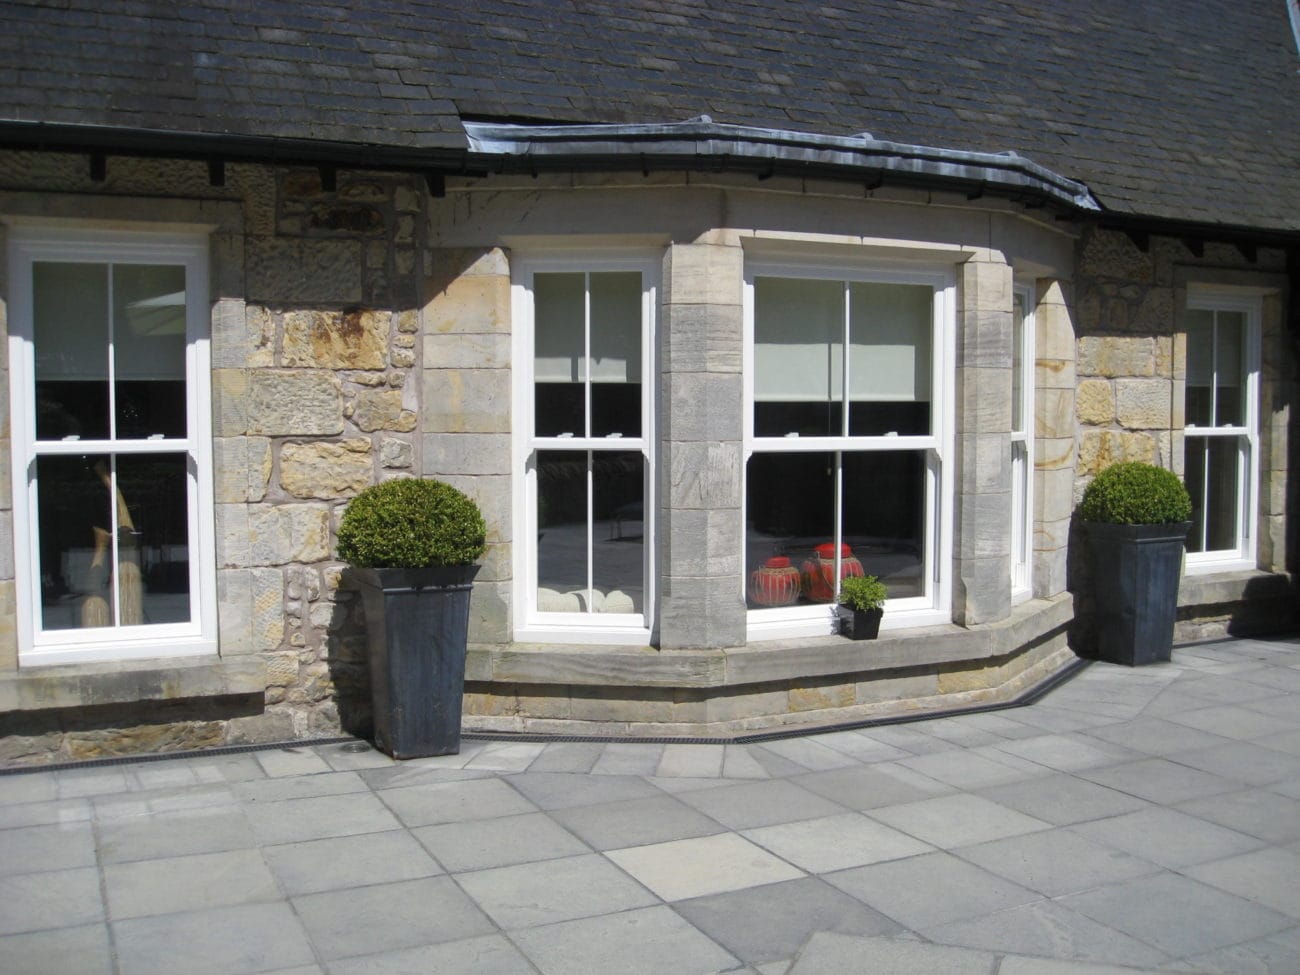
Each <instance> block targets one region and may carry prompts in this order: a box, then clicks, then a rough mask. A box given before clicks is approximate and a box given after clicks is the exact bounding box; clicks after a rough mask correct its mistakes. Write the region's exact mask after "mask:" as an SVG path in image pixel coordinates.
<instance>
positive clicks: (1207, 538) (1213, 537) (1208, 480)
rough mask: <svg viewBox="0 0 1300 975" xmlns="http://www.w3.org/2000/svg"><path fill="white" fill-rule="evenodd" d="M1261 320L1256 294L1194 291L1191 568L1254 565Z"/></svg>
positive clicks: (1187, 454)
mask: <svg viewBox="0 0 1300 975" xmlns="http://www.w3.org/2000/svg"><path fill="white" fill-rule="evenodd" d="M1259 320H1260V302H1259V299H1258V298H1257V297H1254V296H1250V295H1240V294H1235V293H1230V292H1214V291H1209V290H1200V289H1193V290H1192V292H1191V297H1190V299H1189V302H1188V309H1187V385H1186V399H1185V406H1184V410H1185V428H1184V438H1183V451H1184V453H1183V470H1184V480H1185V482H1186V484H1187V490H1188V493H1189V494H1191V496H1192V529H1191V531H1190V532H1189V533H1188V537H1187V553H1188V554H1187V567H1188V570H1189V571H1197V570H1200V571H1206V570H1209V569H1223V568H1234V567H1252V568H1253V566H1254V558H1255V543H1254V538H1255V508H1256V504H1255V498H1256V496H1257V492H1258V473H1257V470H1258V442H1259V416H1258V409H1257V407H1256V403H1257V402H1258V384H1259Z"/></svg>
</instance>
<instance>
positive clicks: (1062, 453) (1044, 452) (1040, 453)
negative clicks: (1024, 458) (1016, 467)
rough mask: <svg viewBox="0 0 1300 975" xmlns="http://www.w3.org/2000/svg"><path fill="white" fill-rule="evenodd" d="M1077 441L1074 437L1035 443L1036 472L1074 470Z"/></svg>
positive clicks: (1048, 439) (1044, 438)
mask: <svg viewBox="0 0 1300 975" xmlns="http://www.w3.org/2000/svg"><path fill="white" fill-rule="evenodd" d="M1074 449H1075V440H1074V438H1073V437H1059V438H1046V437H1040V438H1038V439H1036V440H1035V441H1034V470H1036V471H1051V470H1059V469H1061V468H1069V469H1070V470H1073V469H1074Z"/></svg>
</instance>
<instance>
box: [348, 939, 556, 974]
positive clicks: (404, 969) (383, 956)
mask: <svg viewBox="0 0 1300 975" xmlns="http://www.w3.org/2000/svg"><path fill="white" fill-rule="evenodd" d="M430 972H446V973H448V975H454V973H460V972H465V973H473V975H536V973H537V969H535V968H534V967H533V966H532V964H531V963H529V961H528V959H526V958H525V957H524V956H523V955H521V954H520V953H519V949H517V948H516V947H515V946H514V945H512V944H511V943H510V942H509V941H508V940H507V939H506V938H505V937H504V936H502V935H499V934H491V935H484V936H482V937H478V938H466V939H465V940H463V941H450V942H444V943H443V944H437V945H421V946H419V947H417V948H403V949H400V950H398V951H384V952H380V953H378V954H374V955H365V956H362V957H360V958H344V959H342V960H340V961H335V962H331V964H330V975H413V973H414V975H425V973H430Z"/></svg>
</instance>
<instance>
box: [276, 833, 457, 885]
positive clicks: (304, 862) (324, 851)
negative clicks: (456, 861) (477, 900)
mask: <svg viewBox="0 0 1300 975" xmlns="http://www.w3.org/2000/svg"><path fill="white" fill-rule="evenodd" d="M262 855H263V857H264V858H265V859H266V862H267V864H268V865H269V866H270V868H271V872H272V873H273V874H274V875H275V878H276V879H277V880H278V881H279V882H280V885H281V886H282V887H283V888H284V891H285V893H286V894H288V895H289V896H290V897H294V896H297V895H299V894H315V893H319V892H320V891H325V890H339V889H342V888H346V887H363V886H367V885H369V884H383V883H391V882H394V881H399V880H418V879H420V878H421V877H433V876H436V875H438V874H440V873H442V872H443V870H442V867H440V866H439V865H438V864H437V863H436V862H435V861H434V859H433V858H432V857H431V856H429V854H428V853H427V852H426V851H425V849H424V848H423V847H422V846H421V845H420V844H419V843H418V842H417V841H416V839H415V837H413V836H412V835H411V834H410V833H408V832H406V831H405V830H386V831H384V832H382V833H358V834H356V835H354V836H337V837H333V838H330V839H324V840H308V841H306V842H303V843H288V844H285V845H282V846H268V847H266V848H265V849H263V850H262Z"/></svg>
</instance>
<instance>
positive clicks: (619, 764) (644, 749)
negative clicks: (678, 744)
mask: <svg viewBox="0 0 1300 975" xmlns="http://www.w3.org/2000/svg"><path fill="white" fill-rule="evenodd" d="M663 754H664V746H663V745H647V744H640V743H636V742H613V743H611V744H608V745H606V746H605V750H604V751H603V752H601V753H600V758H598V759H596V764H595V765H593V766H592V767H591V773H592V774H593V775H654V774H655V769H657V768H658V767H659V762H660V761H661V760H662V759H663Z"/></svg>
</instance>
